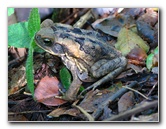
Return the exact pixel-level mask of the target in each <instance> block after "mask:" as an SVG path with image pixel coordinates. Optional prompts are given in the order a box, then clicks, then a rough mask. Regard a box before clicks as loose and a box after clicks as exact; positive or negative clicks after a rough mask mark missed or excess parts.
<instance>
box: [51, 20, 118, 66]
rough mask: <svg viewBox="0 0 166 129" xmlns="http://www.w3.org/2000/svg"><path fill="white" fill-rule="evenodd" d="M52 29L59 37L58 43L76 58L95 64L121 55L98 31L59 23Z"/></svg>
mask: <svg viewBox="0 0 166 129" xmlns="http://www.w3.org/2000/svg"><path fill="white" fill-rule="evenodd" d="M51 28H52V29H53V30H54V33H55V34H56V35H57V37H58V39H57V42H60V43H61V44H63V46H64V49H66V51H67V52H68V54H70V56H73V57H75V58H79V59H82V60H88V61H89V60H91V61H92V63H93V62H96V61H97V60H100V59H102V58H105V59H111V58H115V57H116V56H118V55H119V52H118V51H117V50H116V49H115V48H114V47H112V46H111V45H110V44H109V43H108V42H107V41H106V39H104V38H103V36H102V35H101V34H100V33H98V32H96V31H93V30H84V29H79V28H73V27H72V26H69V25H67V27H66V26H65V27H64V25H63V24H59V23H58V24H55V26H52V27H51ZM57 30H58V31H57Z"/></svg>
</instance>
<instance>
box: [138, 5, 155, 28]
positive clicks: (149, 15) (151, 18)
mask: <svg viewBox="0 0 166 129" xmlns="http://www.w3.org/2000/svg"><path fill="white" fill-rule="evenodd" d="M146 11H147V12H146V13H145V14H143V15H141V16H140V17H139V18H138V20H141V21H144V22H146V23H147V24H149V25H151V26H154V25H155V24H156V23H157V21H158V13H157V12H155V11H154V10H153V9H152V8H147V9H146Z"/></svg>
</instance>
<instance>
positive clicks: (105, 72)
mask: <svg viewBox="0 0 166 129" xmlns="http://www.w3.org/2000/svg"><path fill="white" fill-rule="evenodd" d="M35 42H36V44H37V45H38V46H39V47H40V48H42V49H43V50H45V51H46V52H48V53H50V54H52V55H55V56H58V57H60V58H61V60H62V62H63V64H64V65H65V66H66V67H67V68H68V69H69V71H70V72H71V74H72V77H73V80H72V82H71V85H70V87H69V89H68V90H67V91H66V92H65V93H64V94H63V96H62V97H61V98H62V99H64V100H67V101H74V100H77V99H78V93H79V89H80V86H81V85H82V83H83V82H92V85H90V86H89V87H88V88H87V89H86V90H89V89H92V88H93V90H94V89H96V88H97V87H98V86H100V85H102V84H104V83H106V82H108V81H110V80H112V79H114V78H115V77H116V76H118V75H119V74H120V73H121V72H122V71H123V70H124V69H125V68H126V65H127V59H126V58H125V57H124V56H123V55H122V54H121V52H120V51H118V50H117V49H115V48H114V47H113V46H112V45H111V44H110V43H109V42H108V41H107V40H106V39H105V38H103V35H102V34H100V33H99V32H97V31H95V30H85V29H80V28H75V27H73V26H71V25H66V24H61V23H53V21H52V20H50V19H46V20H45V21H43V22H42V24H41V29H40V30H39V31H38V32H36V34H35Z"/></svg>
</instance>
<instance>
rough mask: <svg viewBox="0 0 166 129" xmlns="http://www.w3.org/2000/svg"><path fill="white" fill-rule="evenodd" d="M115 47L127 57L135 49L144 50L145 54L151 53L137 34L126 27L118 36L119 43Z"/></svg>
mask: <svg viewBox="0 0 166 129" xmlns="http://www.w3.org/2000/svg"><path fill="white" fill-rule="evenodd" d="M115 47H116V48H117V49H118V50H120V51H121V52H122V54H123V55H124V56H126V55H127V54H128V53H129V52H130V51H131V50H132V49H134V48H135V47H140V48H142V49H143V50H144V51H145V52H148V51H149V46H148V44H147V43H146V42H145V41H144V40H143V39H142V38H141V37H140V36H138V35H137V34H136V33H134V32H132V31H131V30H129V29H126V28H125V27H124V28H122V29H121V31H120V32H119V34H118V42H117V43H116V44H115Z"/></svg>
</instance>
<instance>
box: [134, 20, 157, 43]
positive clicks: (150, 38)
mask: <svg viewBox="0 0 166 129" xmlns="http://www.w3.org/2000/svg"><path fill="white" fill-rule="evenodd" d="M136 24H137V30H138V33H139V35H140V36H141V37H142V38H143V39H144V40H145V41H147V42H149V43H153V42H154V34H155V31H154V30H153V28H152V27H151V26H150V25H149V24H147V23H146V22H143V21H137V22H136Z"/></svg>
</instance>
